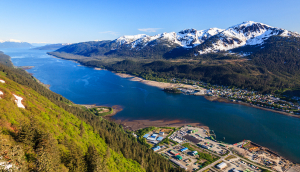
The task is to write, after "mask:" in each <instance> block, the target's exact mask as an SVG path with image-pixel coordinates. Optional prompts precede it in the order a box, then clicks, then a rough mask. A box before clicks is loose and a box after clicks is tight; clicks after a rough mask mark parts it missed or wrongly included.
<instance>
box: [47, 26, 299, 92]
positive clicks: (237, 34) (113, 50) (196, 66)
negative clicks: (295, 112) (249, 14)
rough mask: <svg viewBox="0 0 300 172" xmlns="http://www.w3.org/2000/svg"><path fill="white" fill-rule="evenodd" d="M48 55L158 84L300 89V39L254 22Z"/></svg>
mask: <svg viewBox="0 0 300 172" xmlns="http://www.w3.org/2000/svg"><path fill="white" fill-rule="evenodd" d="M49 54H51V55H54V56H56V57H60V58H64V59H71V60H76V61H78V62H80V63H81V64H83V65H86V66H91V67H102V68H106V69H109V70H112V71H117V72H125V73H130V74H133V75H136V76H139V77H143V78H145V79H150V80H157V81H168V79H170V78H185V79H192V80H201V81H204V82H206V83H210V84H217V85H227V86H236V87H239V88H247V89H250V90H252V89H253V90H257V91H261V92H265V93H269V92H275V91H278V90H285V89H290V88H293V89H299V88H300V35H299V34H298V33H296V32H291V31H288V30H285V29H281V28H276V27H272V26H269V25H266V24H263V23H258V22H252V21H248V22H243V23H241V24H238V25H234V26H231V27H229V28H228V29H218V28H210V29H207V30H196V29H185V30H182V31H180V32H177V33H176V32H170V33H162V34H158V35H154V36H148V35H133V36H122V37H119V38H117V39H115V40H112V41H111V40H107V41H91V42H82V43H77V44H72V45H67V46H64V47H62V48H60V49H58V50H56V51H54V52H50V53H49Z"/></svg>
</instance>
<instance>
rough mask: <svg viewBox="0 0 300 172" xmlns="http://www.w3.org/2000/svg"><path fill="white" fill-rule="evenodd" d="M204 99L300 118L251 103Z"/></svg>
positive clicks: (214, 98) (209, 97)
mask: <svg viewBox="0 0 300 172" xmlns="http://www.w3.org/2000/svg"><path fill="white" fill-rule="evenodd" d="M204 98H205V99H206V100H209V101H211V102H214V101H217V102H221V103H231V104H239V105H243V106H248V107H252V108H256V109H261V110H266V111H270V112H274V113H279V114H282V115H286V116H290V117H295V118H300V115H293V114H291V113H287V112H283V111H277V110H274V109H269V108H264V107H260V106H256V105H253V104H250V103H245V102H232V101H230V100H229V99H226V98H223V97H215V96H204Z"/></svg>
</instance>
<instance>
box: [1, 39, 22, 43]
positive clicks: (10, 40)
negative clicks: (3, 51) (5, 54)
mask: <svg viewBox="0 0 300 172" xmlns="http://www.w3.org/2000/svg"><path fill="white" fill-rule="evenodd" d="M3 42H17V43H21V42H22V41H20V40H16V39H9V40H6V41H4V40H0V43H3Z"/></svg>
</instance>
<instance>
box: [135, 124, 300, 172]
mask: <svg viewBox="0 0 300 172" xmlns="http://www.w3.org/2000/svg"><path fill="white" fill-rule="evenodd" d="M133 135H134V136H136V137H137V138H138V140H139V141H140V142H142V143H143V144H145V145H147V146H148V147H151V148H152V150H153V151H154V152H156V153H158V154H160V155H161V156H162V157H164V158H166V159H168V160H169V161H170V162H171V163H172V164H173V166H174V167H179V168H183V169H184V170H186V171H204V172H227V171H228V172H294V171H298V170H300V167H299V164H296V163H293V162H291V161H289V160H287V159H285V158H283V157H281V156H280V155H278V154H277V153H276V152H273V151H271V150H269V149H268V148H265V147H263V146H260V145H258V144H256V143H253V142H252V141H250V140H243V141H241V142H239V143H235V144H228V143H224V142H221V141H217V140H216V135H215V133H214V132H213V131H212V130H209V129H207V128H203V127H193V126H191V125H186V126H182V127H180V128H173V127H148V128H144V129H140V130H138V131H136V132H135V133H133Z"/></svg>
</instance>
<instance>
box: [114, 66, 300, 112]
mask: <svg viewBox="0 0 300 172" xmlns="http://www.w3.org/2000/svg"><path fill="white" fill-rule="evenodd" d="M112 72H113V71H112ZM113 73H114V74H116V75H118V76H120V77H122V78H128V79H129V80H130V81H139V82H141V83H143V84H146V85H150V86H154V87H158V88H160V89H164V88H175V87H185V88H192V89H194V87H193V86H191V85H187V84H172V83H165V82H158V81H151V80H145V79H143V78H139V77H136V76H133V75H130V74H125V73H116V72H113ZM195 96H199V95H195ZM200 96H204V98H205V99H206V100H209V101H217V102H222V103H231V104H240V105H244V106H248V107H253V108H257V109H261V110H266V111H270V112H274V113H279V114H282V115H286V116H290V117H295V118H300V115H293V114H291V113H287V112H283V111H277V110H274V109H268V108H264V107H260V106H256V105H253V104H249V103H245V102H233V101H230V100H229V99H226V98H223V97H216V96H207V95H200Z"/></svg>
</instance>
